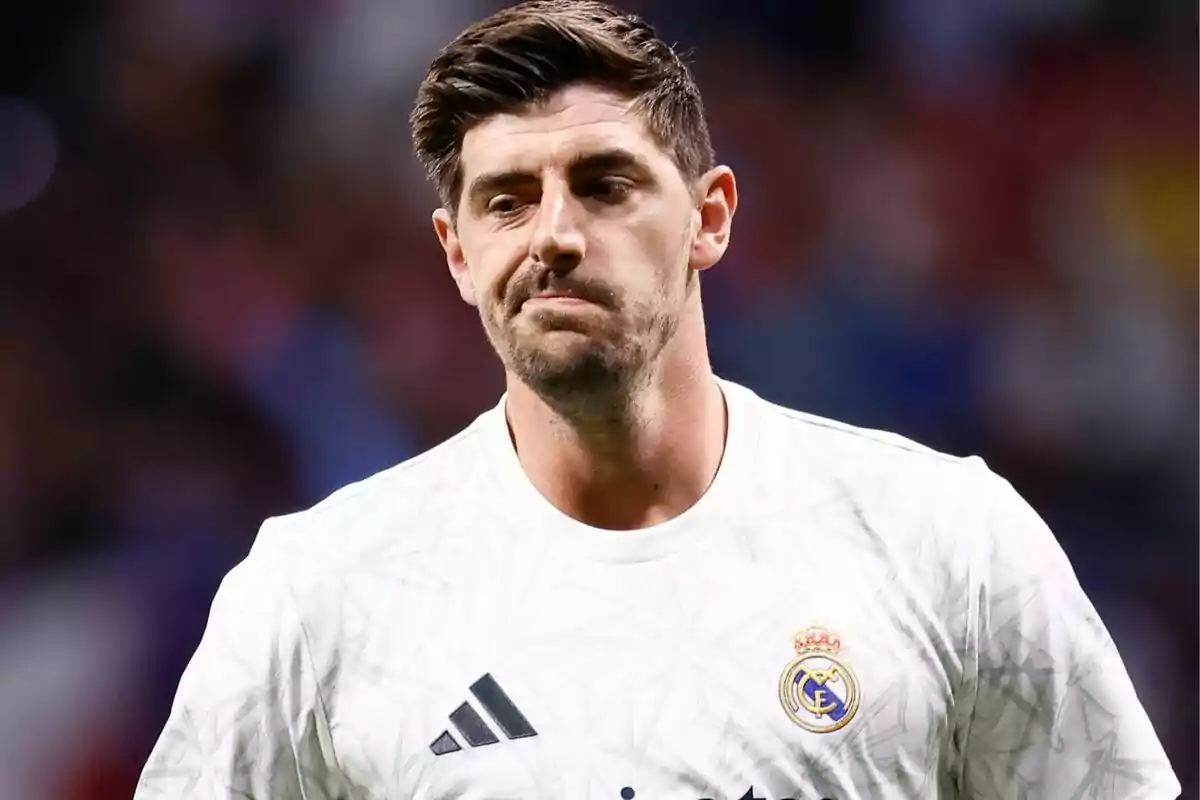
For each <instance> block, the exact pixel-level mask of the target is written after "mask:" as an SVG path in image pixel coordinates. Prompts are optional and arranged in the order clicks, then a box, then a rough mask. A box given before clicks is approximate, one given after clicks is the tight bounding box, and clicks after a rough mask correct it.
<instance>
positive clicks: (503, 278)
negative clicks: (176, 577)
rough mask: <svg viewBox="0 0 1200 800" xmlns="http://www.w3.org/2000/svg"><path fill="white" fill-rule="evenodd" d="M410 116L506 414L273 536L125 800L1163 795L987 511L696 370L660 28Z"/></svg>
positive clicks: (554, 54) (690, 244) (625, 34)
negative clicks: (133, 794)
mask: <svg viewBox="0 0 1200 800" xmlns="http://www.w3.org/2000/svg"><path fill="white" fill-rule="evenodd" d="M412 122H413V135H414V141H415V145H416V149H417V152H418V154H419V155H420V157H421V158H422V160H423V161H424V162H425V164H426V165H427V166H428V168H429V171H430V174H431V176H432V178H433V180H434V182H435V183H436V185H437V187H438V189H439V191H440V193H441V200H442V207H441V208H439V209H438V210H437V211H436V212H435V213H434V215H433V225H434V229H435V231H436V233H437V236H438V238H439V240H440V241H441V244H442V247H443V248H444V250H445V254H446V261H447V263H448V265H449V268H450V274H451V276H452V278H453V279H454V281H455V283H456V284H457V287H458V290H459V292H460V294H461V295H462V298H463V299H464V300H465V301H466V302H468V303H470V304H472V305H474V306H476V307H477V308H478V309H479V314H480V317H481V319H482V321H483V326H484V329H485V331H486V332H487V335H488V337H489V339H490V340H491V342H492V344H493V345H494V347H495V349H496V351H497V353H498V354H499V356H500V358H501V359H502V360H503V363H504V366H505V368H506V371H507V393H506V395H505V397H504V398H503V399H502V401H501V402H500V403H499V404H498V405H497V406H496V407H495V408H494V409H492V410H491V411H488V412H486V413H484V414H483V415H482V416H481V417H479V419H478V420H477V421H476V422H475V423H474V424H472V425H471V426H470V427H468V428H467V429H466V430H465V431H463V432H462V433H461V434H459V435H458V436H456V437H454V438H453V439H451V440H450V441H448V442H446V443H444V444H442V445H440V446H439V447H437V448H435V449H433V450H432V451H430V452H428V453H426V454H424V455H422V456H420V457H418V458H416V459H413V460H412V461H409V462H407V463H405V464H401V465H400V466H398V467H396V468H394V469H391V470H389V471H386V472H383V473H381V474H379V475H376V476H374V477H372V478H370V479H368V480H366V481H363V482H361V483H359V484H356V485H354V486H351V487H349V488H347V489H345V490H342V491H341V492H338V493H337V494H335V495H334V496H333V497H331V498H329V499H328V500H326V501H325V502H323V503H321V504H319V505H318V506H316V507H315V508H313V509H311V510H309V511H305V512H302V513H299V514H295V515H292V516H289V517H284V518H280V519H274V520H270V521H268V522H267V523H266V524H265V526H264V527H263V529H262V531H261V533H260V535H259V537H258V539H257V541H256V543H255V545H254V547H253V549H252V551H251V552H250V554H249V555H248V556H247V558H246V559H245V561H244V562H243V563H241V564H240V565H239V566H237V567H236V568H234V569H233V570H232V572H231V573H230V574H229V576H228V577H227V578H226V580H225V582H224V584H223V585H222V587H221V589H220V591H219V593H218V594H217V597H216V600H215V602H214V605H213V608H212V612H211V619H210V622H209V627H208V629H207V631H206V633H205V635H204V639H203V641H202V642H201V644H200V647H199V649H198V650H197V652H196V654H195V656H194V659H193V661H192V663H191V665H190V666H189V667H188V669H187V671H186V673H185V674H184V676H183V679H182V681H181V683H180V687H179V692H178V697H177V699H176V701H175V705H174V710H173V712H172V714H171V717H170V720H169V721H168V723H167V727H166V730H165V731H164V732H163V735H162V738H161V740H160V742H159V743H158V745H157V747H156V748H155V750H154V752H153V754H152V755H151V757H150V760H149V763H148V764H147V766H146V769H145V772H144V775H143V778H142V782H141V784H140V787H139V790H138V795H137V797H138V798H142V799H143V800H149V799H150V798H156V797H217V798H230V797H254V798H360V797H361V798H385V797H387V798H431V799H432V798H451V797H454V798H526V799H532V798H560V799H561V798H572V799H574V798H597V799H602V800H617V798H623V800H630V799H631V798H635V797H636V798H643V800H667V799H668V798H675V799H678V800H698V799H699V798H747V799H749V798H766V800H782V798H796V799H798V798H805V799H806V800H807V799H808V798H812V799H813V800H815V799H816V798H834V799H835V800H850V799H851V798H886V799H892V798H895V799H896V800H899V799H900V798H935V797H937V798H980V799H981V800H982V799H983V798H989V799H990V798H1013V800H1016V798H1025V799H1026V800H1033V799H1034V798H1037V799H1039V800H1062V799H1063V798H1071V797H1078V798H1083V797H1087V798H1110V799H1111V800H1117V799H1118V798H1120V799H1121V800H1128V798H1143V799H1144V800H1166V798H1172V797H1176V796H1177V795H1178V793H1179V788H1180V787H1179V785H1178V783H1177V781H1176V779H1175V777H1174V775H1173V774H1172V772H1171V768H1170V766H1169V765H1168V763H1167V761H1166V758H1165V756H1164V754H1163V751H1162V749H1161V747H1160V745H1159V743H1158V741H1157V739H1156V737H1155V734H1154V732H1153V730H1152V729H1151V726H1150V724H1149V722H1148V720H1147V718H1146V716H1145V714H1144V712H1143V710H1142V707H1141V705H1140V704H1139V702H1138V699H1137V696H1136V695H1135V693H1134V690H1133V687H1132V686H1131V685H1130V681H1129V678H1128V677H1127V675H1126V672H1125V670H1124V667H1123V666H1122V663H1121V660H1120V658H1119V656H1118V655H1117V653H1116V651H1115V649H1114V647H1113V644H1112V642H1111V640H1110V638H1109V636H1108V634H1107V632H1106V631H1105V629H1104V627H1103V625H1102V624H1101V622H1100V620H1099V619H1098V618H1097V617H1096V614H1095V611H1094V610H1093V608H1092V606H1091V605H1090V603H1089V602H1088V600H1087V599H1086V598H1085V597H1084V595H1083V593H1082V591H1081V590H1080V587H1079V585H1078V583H1077V581H1076V579H1075V577H1074V575H1073V573H1072V571H1071V568H1070V566H1069V564H1068V563H1067V561H1066V559H1065V557H1064V555H1063V553H1062V551H1061V550H1060V549H1059V547H1058V546H1057V544H1056V543H1055V540H1054V538H1053V536H1052V535H1051V533H1050V531H1048V530H1047V528H1046V527H1045V526H1044V525H1043V524H1042V522H1041V521H1040V520H1039V519H1038V517H1037V516H1036V515H1035V514H1034V512H1033V511H1032V510H1031V509H1030V508H1029V507H1028V506H1027V505H1026V504H1025V503H1024V502H1023V501H1022V500H1021V499H1020V498H1019V497H1018V496H1017V494H1016V493H1015V492H1014V491H1013V489H1012V488H1011V487H1010V486H1009V484H1007V483H1006V482H1005V481H1004V480H1002V479H1000V478H998V477H997V476H995V475H994V474H992V473H991V472H989V471H988V469H987V468H986V466H985V465H984V464H983V463H982V462H981V461H979V460H978V459H974V458H970V459H959V458H952V457H949V456H944V455H940V454H938V453H935V452H932V451H930V450H927V449H925V448H923V447H921V446H919V445H916V444H913V443H911V442H908V441H906V440H904V439H902V438H899V437H897V436H892V435H887V434H882V433H876V432H870V431H864V430H859V429H856V428H852V427H849V426H846V425H840V424H837V423H834V422H829V421H826V420H823V419H818V418H815V417H811V416H807V415H804V414H801V413H797V412H793V411H789V410H786V409H782V408H779V407H776V406H772V405H770V404H768V403H766V402H764V401H763V400H760V399H758V398H757V397H756V396H755V395H753V394H752V393H751V392H750V391H748V390H747V389H744V388H741V387H738V386H735V385H733V384H731V383H728V382H722V381H720V380H718V379H717V378H715V377H714V375H713V373H712V371H711V369H710V366H709V361H708V358H707V352H706V345H705V332H704V318H703V314H702V312H701V302H700V298H701V291H700V282H699V275H700V273H701V272H703V271H704V270H707V269H709V268H711V267H713V266H715V265H716V264H717V263H718V261H720V259H721V256H722V255H723V254H724V252H725V249H726V247H728V245H729V239H730V227H731V222H732V220H733V216H734V211H735V209H736V208H737V199H738V198H737V189H736V184H735V181H734V176H733V173H732V172H731V171H730V169H729V168H728V167H724V166H715V165H714V161H713V154H712V150H711V147H710V144H709V139H708V134H707V130H706V126H705V121H704V115H703V111H702V108H701V102H700V96H699V93H698V91H697V89H696V86H695V84H694V83H693V80H692V78H691V76H690V74H689V71H688V69H687V68H686V67H685V66H684V64H683V63H682V62H681V61H680V59H679V58H678V57H677V56H676V54H675V53H674V52H672V50H671V49H670V48H669V47H668V46H667V45H665V44H664V43H663V42H661V41H660V40H659V39H657V38H656V37H655V35H654V33H653V31H652V30H651V29H650V28H649V27H647V26H646V25H645V24H644V23H642V22H641V21H640V20H639V19H637V18H635V17H631V16H626V15H623V14H621V13H620V12H618V11H615V10H613V9H611V8H609V7H607V6H604V5H601V4H598V3H594V2H565V1H564V0H547V1H545V2H535V3H529V4H526V5H521V6H518V7H515V8H512V9H509V10H507V11H502V12H500V13H498V14H496V15H495V16H493V17H491V18H489V19H487V20H485V21H483V22H481V23H478V24H476V25H474V26H472V27H470V28H468V29H467V30H466V31H464V32H463V33H462V34H461V35H460V36H459V37H458V38H457V39H455V40H454V41H453V42H452V43H451V44H450V45H449V46H447V47H446V48H445V49H444V50H443V51H442V53H441V54H440V55H439V56H438V57H437V59H436V60H435V61H434V63H433V65H432V67H431V69H430V70H429V73H428V76H427V77H426V79H425V81H424V83H423V85H422V86H421V89H420V94H419V97H418V99H417V104H416V109H415V111H414V113H413V115H412Z"/></svg>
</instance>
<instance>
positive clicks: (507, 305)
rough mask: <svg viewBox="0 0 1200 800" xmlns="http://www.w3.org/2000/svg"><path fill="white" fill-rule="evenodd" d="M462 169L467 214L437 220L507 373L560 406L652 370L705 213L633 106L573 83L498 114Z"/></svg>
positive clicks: (469, 140) (467, 150)
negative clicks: (546, 98)
mask: <svg viewBox="0 0 1200 800" xmlns="http://www.w3.org/2000/svg"><path fill="white" fill-rule="evenodd" d="M461 170H462V187H463V188H462V194H461V197H460V206H459V211H458V217H457V219H456V220H451V219H450V218H449V215H448V214H447V213H446V212H445V211H439V212H438V213H437V214H435V218H434V221H435V227H436V228H437V231H438V235H439V238H440V239H441V240H442V244H443V246H444V247H445V248H446V253H447V259H448V261H449V263H450V267H451V272H452V274H453V275H454V278H455V281H456V283H457V284H458V287H459V290H460V292H461V294H462V296H463V298H464V299H465V300H466V301H467V302H469V303H472V304H474V305H476V306H477V307H478V308H479V314H480V317H481V319H482V320H483V325H484V328H485V330H486V331H487V335H488V338H489V339H490V340H491V342H492V345H493V346H494V347H495V349H496V351H497V352H498V353H499V355H500V357H501V359H502V360H503V361H504V364H505V366H506V368H507V369H508V370H509V371H510V372H512V373H514V374H515V375H516V376H517V377H518V378H519V379H521V380H522V381H523V382H524V383H526V384H527V385H529V386H530V387H531V388H533V389H534V390H535V391H537V392H539V393H540V394H543V395H544V396H549V397H557V398H559V399H562V400H568V399H570V398H571V397H572V396H573V395H577V394H579V393H587V392H591V391H595V390H598V389H603V388H621V387H628V386H629V384H630V383H631V382H632V381H635V380H637V379H638V378H639V377H641V376H644V375H645V374H646V372H647V367H648V366H649V365H650V364H651V363H652V362H653V361H654V359H655V358H656V357H657V356H658V354H659V353H660V352H661V351H662V350H663V348H664V346H665V345H666V344H667V342H668V341H670V339H671V337H672V335H673V333H674V331H675V329H676V326H677V323H678V320H679V317H680V314H681V312H682V309H683V306H684V302H685V300H686V299H687V296H688V294H689V293H690V292H691V291H692V290H693V289H694V287H695V285H696V284H695V282H694V281H692V280H690V279H689V276H690V274H691V270H689V265H690V263H691V261H692V251H693V244H694V240H695V237H696V233H697V231H698V229H699V227H700V225H701V213H700V211H699V206H698V202H697V198H696V197H695V196H694V194H693V187H691V186H688V185H687V184H686V183H685V181H684V178H683V176H682V175H681V174H680V172H679V170H678V169H677V168H676V167H675V164H674V162H673V161H672V160H671V158H670V157H669V156H668V155H667V154H666V153H664V152H663V151H662V149H661V148H659V146H658V145H657V144H656V143H655V142H654V140H653V139H652V138H651V137H650V135H649V133H648V131H647V130H646V128H645V126H644V124H643V122H642V120H641V118H640V117H639V116H637V115H636V114H635V113H634V112H632V111H631V110H630V102H629V101H627V100H625V99H623V98H621V97H620V96H619V95H616V94H613V93H611V92H608V91H605V90H602V89H598V88H592V87H573V88H569V89H566V90H564V91H563V92H561V93H559V94H558V95H556V96H554V97H553V98H552V99H551V101H550V102H549V103H547V104H545V105H544V106H540V107H538V108H535V109H531V110H528V111H525V112H523V113H520V114H503V115H499V116H496V117H492V118H490V119H488V120H486V121H485V122H483V123H481V124H479V125H477V126H475V127H474V128H472V129H471V130H470V131H469V132H468V133H467V134H466V136H465V137H464V139H463V145H462V153H461ZM704 266H707V265H704Z"/></svg>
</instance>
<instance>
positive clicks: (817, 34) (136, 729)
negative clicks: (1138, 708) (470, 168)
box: [0, 0, 1200, 800]
mask: <svg viewBox="0 0 1200 800" xmlns="http://www.w3.org/2000/svg"><path fill="white" fill-rule="evenodd" d="M496 5H497V4H496V3H494V2H488V1H487V0H454V1H453V2H451V1H450V0H110V2H100V1H99V0H91V1H88V0H79V1H78V2H64V1H62V0H42V2H39V3H33V2H29V3H19V2H15V3H5V4H4V6H3V10H0V32H2V33H0V708H3V713H2V714H0V795H2V796H3V797H4V798H12V799H13V800H43V799H46V800H109V799H110V798H128V797H129V796H130V794H131V792H132V787H133V784H134V782H135V780H136V777H137V774H138V771H139V770H140V767H141V765H142V762H143V760H144V758H145V757H146V755H147V753H148V751H149V749H150V746H151V744H152V743H153V741H154V739H155V738H156V736H157V734H158V732H159V729H160V727H161V725H162V723H163V722H164V720H165V718H166V715H167V710H168V708H169V705H170V702H171V699H172V696H173V693H174V689H175V686H176V683H177V681H178V679H179V676H180V673H181V671H182V669H183V667H184V665H185V664H186V663H187V660H188V659H189V657H190V655H191V653H192V650H193V649H194V648H195V646H196V644H197V642H198V641H199V638H200V634H201V632H202V629H203V626H204V622H205V619H206V617H207V614H208V607H209V603H210V601H211V599H212V595H213V593H214V591H215V590H216V587H217V584H218V582H219V581H220V579H221V577H222V576H223V575H224V573H225V572H226V571H227V570H228V569H229V568H230V567H231V566H232V565H233V564H234V563H236V562H237V561H238V560H239V559H240V558H241V557H242V556H243V555H244V553H245V552H246V550H247V548H248V547H249V545H250V542H251V540H252V539H253V537H254V535H255V533H256V531H257V528H258V525H259V523H260V522H261V520H262V519H263V518H264V517H266V516H269V515H273V514H277V513H282V512H287V511H292V510H296V509H299V508H302V507H305V506H307V505H310V504H312V503H314V502H316V501H317V500H319V499H320V498H322V497H323V496H325V495H326V494H328V493H329V492H330V491H332V490H333V489H335V488H336V487H338V486H340V485H342V484H344V483H347V482H350V481H353V480H356V479H358V478H361V477H364V476H366V475H368V474H370V473H372V472H374V471H377V470H379V469H381V468H384V467H387V466H389V465H391V464H393V463H396V462H398V461H401V460H403V459H405V458H406V457H408V456H411V455H413V454H415V453H417V452H419V451H420V450H422V449H424V448H427V447H429V446H431V445H432V444H434V443H436V442H438V441H439V440H441V439H443V438H444V437H446V436H448V435H449V434H451V433H453V432H455V431H456V430H458V429H459V428H460V427H462V426H463V425H465V424H466V423H468V422H469V421H470V420H471V419H472V418H473V417H474V415H475V414H477V413H478V412H480V411H481V410H483V409H484V408H486V407H488V406H490V405H491V404H493V403H494V402H495V400H496V398H497V396H498V393H499V391H500V390H501V373H500V370H499V367H498V366H497V364H496V362H495V360H494V358H493V357H492V355H491V352H490V351H489V349H488V346H487V344H486V342H485V339H484V337H483V335H482V333H481V332H480V329H479V325H478V321H477V318H476V317H475V315H474V312H473V310H472V309H470V308H468V307H466V306H465V305H463V304H462V303H461V302H460V301H459V300H458V298H457V295H456V294H455V292H454V289H453V286H452V284H451V281H450V280H449V278H448V276H447V274H446V271H445V267H444V262H443V261H442V257H441V254H440V251H439V249H438V247H437V244H436V241H435V239H434V236H433V234H432V232H431V228H430V224H429V212H430V210H431V209H432V208H433V206H434V195H433V192H432V191H431V190H430V189H429V188H428V187H427V186H426V184H425V182H424V177H423V175H422V174H421V173H420V171H419V170H418V168H417V166H416V164H415V162H414V160H413V158H412V157H411V155H410V147H409V141H408V130H407V125H406V117H407V114H408V111H409V109H410V106H411V102H412V98H413V96H414V93H415V89H416V86H417V83H418V82H419V80H420V77H421V75H422V74H423V71H424V69H425V67H426V66H427V64H428V62H429V61H430V59H431V58H432V57H433V55H434V54H435V53H436V51H437V49H438V48H439V47H440V46H441V45H442V44H443V43H444V42H445V41H446V40H448V39H449V38H450V37H451V36H452V35H453V34H454V33H456V32H457V30H458V29H459V28H460V26H461V25H463V24H464V23H466V22H468V21H470V20H472V19H474V18H476V17H478V16H480V15H483V14H484V13H486V12H488V11H490V10H492V9H493V8H495V7H496ZM624 5H625V6H627V7H629V8H630V9H633V10H637V11H640V12H642V13H644V14H645V15H646V16H647V17H648V18H649V19H650V20H651V21H653V22H655V23H656V25H658V27H659V31H660V33H662V34H663V35H664V37H665V38H667V39H669V40H671V41H679V42H682V43H684V44H685V45H686V46H690V47H694V54H693V55H692V60H693V62H694V64H695V68H696V73H697V77H698V79H699V82H700V84H701V87H702V90H703V91H704V93H705V98H706V102H707V106H708V110H709V117H710V119H711V124H712V129H713V133H714V137H715V144H716V147H717V150H718V154H719V157H720V160H722V161H723V162H725V163H729V164H731V165H732V166H733V167H734V168H735V170H736V171H737V174H738V176H739V180H740V188H741V194H742V206H741V209H740V213H739V215H738V219H737V225H736V226H735V235H734V239H733V247H732V250H731V254H730V256H729V257H728V258H727V260H726V262H725V263H724V264H723V265H722V266H721V267H720V268H719V269H717V270H714V271H713V272H712V273H709V274H708V276H706V281H705V284H704V298H705V302H706V306H707V309H708V313H709V315H710V320H711V330H710V333H711V340H712V347H713V352H714V359H715V361H716V366H717V368H718V371H719V372H720V373H721V374H723V375H725V376H726V377H729V378H731V379H734V380H737V381H740V382H743V383H745V384H747V385H748V386H750V387H751V388H753V389H755V390H756V391H758V392H759V393H760V394H762V395H764V396H766V397H767V398H769V399H772V400H775V401H778V402H781V403H784V404H787V405H791V406H794V407H797V408H800V409H803V410H807V411H810V412H814V413H817V414H821V415H825V416H830V417H834V418H837V419H841V420H845V421H848V422H851V423H855V424H859V425H866V426H873V427H881V428H886V429H890V430H894V431H897V432H900V433H903V434H906V435H908V436H911V437H913V438H916V439H917V440H919V441H922V442H924V443H926V444H929V445H931V446H933V447H936V448H939V449H943V450H946V451H949V452H952V453H956V454H969V453H977V454H981V455H983V456H984V457H985V458H986V459H987V460H988V462H989V463H990V464H991V465H992V467H993V468H994V469H996V470H997V471H999V472H1001V473H1002V474H1004V475H1005V476H1007V477H1008V478H1010V479H1011V480H1012V481H1013V482H1014V484H1015V485H1016V486H1017V488H1018V489H1019V490H1020V491H1021V492H1022V493H1023V494H1024V495H1025V496H1026V497H1027V498H1028V499H1029V500H1030V501H1031V502H1032V503H1033V505H1034V506H1035V507H1036V508H1037V509H1038V510H1039V511H1040V512H1041V514H1042V515H1043V516H1044V517H1045V518H1046V519H1047V520H1048V521H1049V523H1050V524H1051V526H1052V527H1053V528H1054V530H1055V532H1056V533H1057V535H1058V536H1059V537H1060V538H1061V541H1062V543H1063V545H1064V547H1065V548H1066V550H1067V552H1068V554H1069V555H1070V556H1071V558H1072V560H1073V562H1074V564H1075V566H1076V570H1077V572H1078V574H1079V576H1080V578H1081V580H1082V582H1083V584H1084V586H1085V588H1086V589H1087V590H1088V592H1089V593H1090V594H1091V596H1092V598H1093V599H1094V601H1095V603H1096V604H1097V606H1098V607H1099V608H1100V610H1101V613H1102V614H1103V616H1104V617H1105V619H1106V621H1107V623H1108V624H1109V627H1110V628H1111V630H1112V633H1113V635H1114V637H1115V638H1116V640H1117V642H1118V645H1119V646H1120V648H1121V650H1122V653H1123V655H1124V657H1125V660H1126V663H1127V665H1128V667H1129V669H1130V672H1131V673H1132V675H1133V678H1134V681H1135V683H1136V685H1137V688H1138V691H1139V694H1140V697H1141V698H1142V700H1143V702H1144V704H1145V705H1146V707H1147V708H1148V710H1149V712H1150V714H1151V716H1152V717H1153V719H1154V721H1155V723H1156V726H1157V729H1158V732H1159V734H1160V736H1161V737H1162V739H1163V740H1164V742H1165V743H1166V746H1167V748H1168V750H1169V752H1170V754H1171V756H1172V760H1173V763H1174V766H1175V769H1176V771H1177V772H1178V774H1179V776H1180V779H1181V780H1182V782H1183V784H1184V786H1185V787H1186V792H1187V793H1186V794H1185V796H1186V797H1191V798H1196V797H1197V793H1196V786H1197V766H1196V760H1195V758H1194V756H1195V754H1196V752H1197V747H1198V745H1200V742H1198V739H1197V724H1198V718H1197V676H1198V673H1200V663H1198V659H1197V652H1198V646H1200V642H1198V637H1197V556H1198V554H1197V541H1198V535H1197V481H1198V471H1197V387H1196V383H1197V381H1196V377H1197V357H1198V350H1197V327H1196V314H1197V297H1198V286H1197V262H1198V253H1197V219H1198V215H1200V204H1198V201H1197V190H1198V174H1197V159H1196V153H1197V150H1196V148H1197V145H1196V142H1197V138H1196V137H1197V119H1196V112H1197V69H1196V10H1195V6H1194V4H1192V3H1186V2H1170V0H1120V1H1119V0H970V2H963V0H853V1H852V0H794V1H793V2H778V0H739V2H737V3H732V2H728V0H690V2H682V0H680V2H668V1H667V0H663V1H662V2H654V1H653V0H641V1H640V2H626V3H624Z"/></svg>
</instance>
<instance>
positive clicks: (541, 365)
mask: <svg viewBox="0 0 1200 800" xmlns="http://www.w3.org/2000/svg"><path fill="white" fill-rule="evenodd" d="M570 336H572V338H575V339H576V340H577V341H576V342H572V343H569V344H568V343H554V344H551V343H546V344H547V345H549V346H542V347H537V348H531V349H528V350H522V351H519V352H517V353H512V358H511V364H512V368H513V371H514V372H515V373H516V374H517V376H518V377H519V378H520V379H521V380H522V382H524V383H525V384H526V385H527V386H529V387H530V388H531V389H533V390H534V391H535V392H537V393H538V394H540V395H542V396H543V397H547V398H561V399H564V400H565V399H568V398H569V397H572V396H576V395H578V394H580V393H588V394H604V393H609V392H611V391H613V390H615V389H619V388H620V387H622V386H623V385H625V383H626V382H627V380H626V379H627V376H628V374H629V373H630V370H629V368H628V365H626V364H624V363H623V360H622V359H620V358H617V357H615V356H616V354H615V353H613V352H612V351H611V350H610V349H609V348H606V347H603V346H598V345H597V344H596V343H595V342H592V341H587V340H584V339H583V337H582V336H580V335H579V334H570ZM556 344H557V345H559V346H555V345H556Z"/></svg>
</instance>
